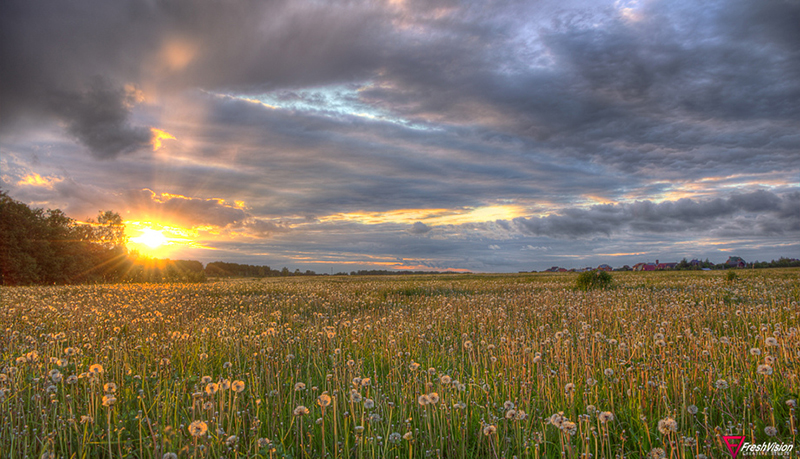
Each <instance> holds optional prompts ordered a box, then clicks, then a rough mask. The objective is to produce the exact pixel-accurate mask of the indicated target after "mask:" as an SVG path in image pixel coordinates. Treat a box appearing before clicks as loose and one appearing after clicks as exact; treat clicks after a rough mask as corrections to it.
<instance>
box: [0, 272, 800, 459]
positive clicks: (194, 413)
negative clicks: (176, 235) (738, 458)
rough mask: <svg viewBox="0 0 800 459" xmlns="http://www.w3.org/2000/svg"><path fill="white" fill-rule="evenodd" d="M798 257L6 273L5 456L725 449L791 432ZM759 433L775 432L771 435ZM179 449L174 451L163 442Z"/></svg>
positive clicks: (793, 435) (690, 453)
mask: <svg viewBox="0 0 800 459" xmlns="http://www.w3.org/2000/svg"><path fill="white" fill-rule="evenodd" d="M799 273H800V272H799V271H797V270H764V271H758V272H753V273H751V272H742V273H740V275H739V278H738V279H737V280H735V281H733V282H731V281H727V280H725V279H724V276H723V275H722V274H720V273H691V274H687V273H670V274H662V273H629V274H615V277H614V287H613V288H611V289H609V290H602V291H588V292H584V291H579V290H576V289H574V288H573V285H574V277H573V276H571V275H518V276H476V275H465V276H452V277H451V276H447V277H419V278H405V277H403V278H302V279H279V280H267V281H264V280H261V281H255V280H253V281H232V282H220V283H212V284H204V285H182V284H172V285H163V284H161V285H146V284H140V285H113V286H112V285H100V286H74V287H32V288H3V289H2V290H0V292H1V293H2V304H3V306H4V308H3V309H2V311H0V322H2V325H3V330H4V331H3V332H2V335H1V336H0V350H1V351H2V355H0V359H1V361H0V367H1V368H2V374H0V389H2V391H1V392H2V395H0V409H1V410H2V422H0V451H3V452H4V454H7V455H8V457H25V456H27V457H51V456H50V455H51V454H52V455H53V456H52V457H75V458H95V457H137V458H158V459H161V458H170V457H176V456H177V457H209V458H211V457H213V458H218V457H298V458H300V457H310V458H316V457H332V458H350V457H354V458H372V457H398V458H408V457H418V458H421V457H474V458H483V457H506V458H511V457H513V456H516V457H532V458H538V457H554V458H555V457H568V458H583V457H586V458H588V457H594V458H600V457H606V458H615V457H623V456H624V457H641V458H644V457H661V456H662V455H663V456H664V457H671V458H688V457H698V456H699V455H701V454H702V455H705V456H706V457H724V455H727V454H728V453H727V449H725V447H724V445H723V444H722V439H721V436H722V435H727V434H742V435H746V436H747V438H748V441H751V442H756V441H757V442H760V441H775V442H784V443H791V444H795V443H796V440H797V419H796V413H795V408H794V405H795V403H796V402H795V401H796V400H797V398H798V394H797V391H798V387H800V384H798V379H797V374H798V368H799V365H798V361H800V354H799V353H800V343H799V340H800V336H799V335H798V333H797V324H798V314H800V309H798V306H797V302H798V299H800V283H799V282H798V280H800V276H798V274H799ZM772 434H774V435H772ZM171 453H174V454H175V455H176V456H172V455H171Z"/></svg>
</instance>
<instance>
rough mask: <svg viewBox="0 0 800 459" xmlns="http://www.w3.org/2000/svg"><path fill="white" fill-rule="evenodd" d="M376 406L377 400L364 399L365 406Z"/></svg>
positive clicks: (369, 408)
mask: <svg viewBox="0 0 800 459" xmlns="http://www.w3.org/2000/svg"><path fill="white" fill-rule="evenodd" d="M374 407H375V400H372V399H371V398H368V399H366V400H364V408H366V409H368V410H371V409H372V408H374Z"/></svg>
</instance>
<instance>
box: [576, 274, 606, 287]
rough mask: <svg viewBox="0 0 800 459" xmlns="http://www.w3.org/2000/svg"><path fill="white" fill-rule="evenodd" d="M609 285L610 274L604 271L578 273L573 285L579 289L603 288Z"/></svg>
mask: <svg viewBox="0 0 800 459" xmlns="http://www.w3.org/2000/svg"><path fill="white" fill-rule="evenodd" d="M610 285H611V274H609V273H607V272H606V271H599V270H594V271H585V272H582V273H580V274H579V275H578V279H577V280H576V281H575V287H577V288H578V289H580V290H594V289H596V288H601V289H605V288H608V287H609V286H610Z"/></svg>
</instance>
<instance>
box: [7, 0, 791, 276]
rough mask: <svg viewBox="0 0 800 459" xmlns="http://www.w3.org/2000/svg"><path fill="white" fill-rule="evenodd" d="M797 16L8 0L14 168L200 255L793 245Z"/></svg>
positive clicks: (708, 251) (335, 258)
mask: <svg viewBox="0 0 800 459" xmlns="http://www.w3.org/2000/svg"><path fill="white" fill-rule="evenodd" d="M798 22H800V5H798V3H797V2H792V1H783V0H778V1H770V2H751V1H743V0H741V1H740V0H719V1H712V2H704V3H703V4H698V3H696V2H689V1H686V2H673V1H670V2H667V1H659V0H647V1H645V0H641V1H627V2H626V1H607V2H606V1H602V2H595V1H592V2H589V1H572V0H568V1H558V2H556V1H542V2H536V3H532V2H526V1H514V0H512V1H508V2H495V3H492V4H491V5H487V4H486V3H485V2H469V1H455V0H430V1H423V0H405V1H385V2H382V1H353V2H339V3H330V4H325V3H319V2H306V1H274V2H261V1H255V0H252V1H246V0H242V1H237V2H227V3H220V2H216V1H196V0H191V1H190V0H177V1H170V2H139V1H133V0H130V1H125V0H123V1H118V2H106V1H99V0H86V1H80V2H68V3H65V2H60V1H55V0H53V1H45V2H36V3H32V2H26V1H16V0H12V1H7V2H3V4H2V5H0V101H2V103H0V120H2V123H0V166H2V181H3V183H2V185H1V186H2V188H3V189H7V190H9V191H10V193H11V195H12V196H13V197H15V198H17V199H21V200H24V201H26V202H28V203H31V204H34V205H37V206H44V207H60V208H63V209H66V210H67V212H68V213H70V215H73V216H75V217H78V218H84V217H86V216H91V215H94V214H95V213H96V211H97V210H99V209H101V208H102V209H105V208H111V209H114V210H118V211H120V212H121V213H122V215H123V218H127V219H132V220H142V219H144V218H150V219H153V220H160V221H169V222H171V223H173V224H175V225H181V226H184V227H187V228H201V229H202V230H201V231H200V233H198V234H199V235H200V236H198V237H202V238H205V239H204V241H203V244H204V246H205V247H211V248H215V249H217V250H216V251H213V252H191V251H189V252H187V253H186V255H187V256H194V257H198V258H202V259H204V261H212V259H217V258H218V257H227V259H230V260H231V261H236V260H246V261H248V262H261V263H266V264H278V263H285V264H291V265H292V266H298V267H302V268H304V269H306V268H311V269H321V268H322V270H324V268H325V267H328V266H336V263H340V264H341V266H342V267H345V266H347V267H350V266H353V267H356V266H358V267H363V268H368V267H370V266H398V267H399V266H429V267H431V269H443V268H467V269H472V270H487V271H516V270H519V269H535V268H542V267H549V266H550V265H551V264H554V263H561V264H569V265H578V264H582V263H583V262H584V261H585V262H586V263H589V262H592V263H595V262H598V263H599V262H609V263H611V264H614V263H615V262H616V261H619V262H620V263H622V262H623V261H624V262H629V259H630V258H631V257H640V258H648V257H649V258H653V259H654V258H656V257H660V258H662V259H665V258H666V257H677V258H680V257H683V256H701V257H705V256H706V255H716V256H717V257H722V256H723V255H725V254H726V253H728V252H726V251H731V250H735V251H737V253H739V254H740V255H742V256H745V255H746V256H749V257H751V258H753V257H758V258H770V257H777V256H780V255H788V256H799V255H800V245H798V243H797V242H796V241H798V240H800V237H799V236H800V228H799V226H800V223H798V215H800V208H798V206H800V204H798V202H799V201H800V194H799V193H800V189H799V188H800V184H798V179H797V178H798V177H800V155H798V154H797V152H798V149H800V134H798V132H797V125H798V122H800V33H798V31H797V30H798V29H797V27H796V24H797V23H798ZM36 177H39V178H40V179H41V180H36V179H35V178H36ZM625 254H636V255H625ZM626 257H627V258H626Z"/></svg>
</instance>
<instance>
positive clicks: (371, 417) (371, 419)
mask: <svg viewBox="0 0 800 459" xmlns="http://www.w3.org/2000/svg"><path fill="white" fill-rule="evenodd" d="M380 421H381V415H380V414H378V413H372V414H370V415H369V422H373V423H374V422H380Z"/></svg>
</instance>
